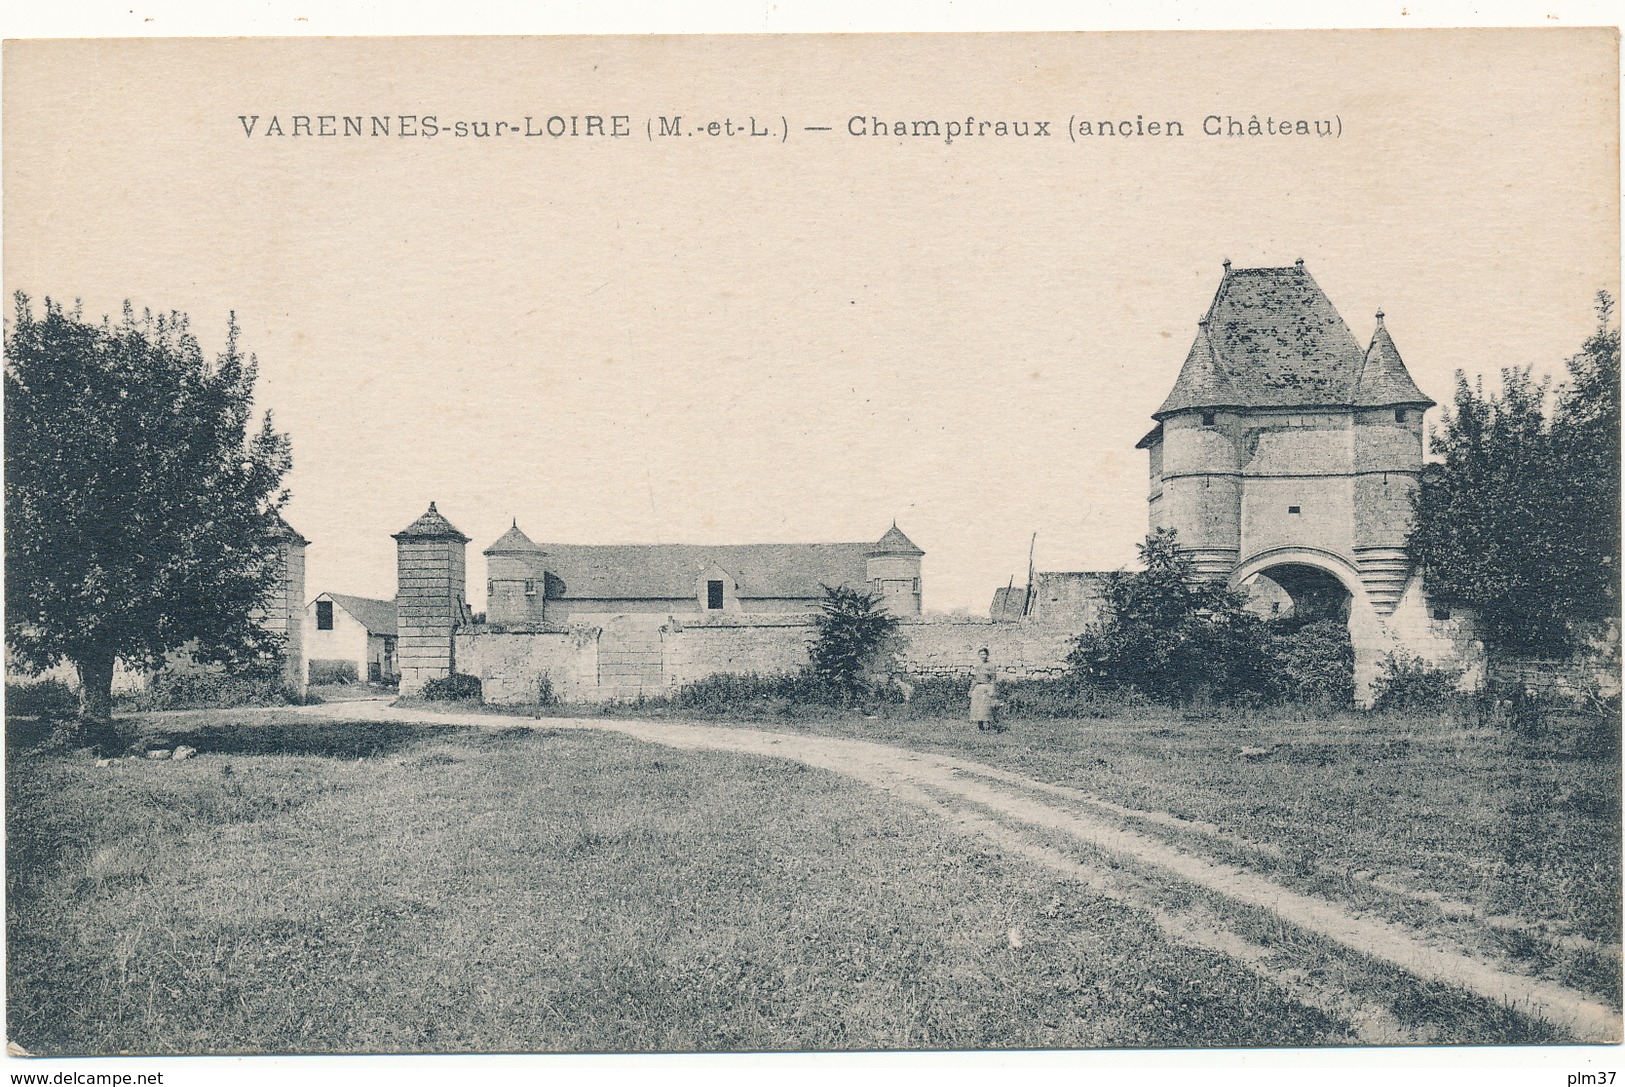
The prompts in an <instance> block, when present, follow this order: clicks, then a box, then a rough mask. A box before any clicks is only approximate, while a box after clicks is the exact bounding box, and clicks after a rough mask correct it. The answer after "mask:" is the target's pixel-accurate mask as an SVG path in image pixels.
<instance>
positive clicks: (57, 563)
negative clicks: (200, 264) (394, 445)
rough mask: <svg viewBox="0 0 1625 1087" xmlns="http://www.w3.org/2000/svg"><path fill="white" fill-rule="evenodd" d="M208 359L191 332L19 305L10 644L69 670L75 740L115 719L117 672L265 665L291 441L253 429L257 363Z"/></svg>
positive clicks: (235, 351)
mask: <svg viewBox="0 0 1625 1087" xmlns="http://www.w3.org/2000/svg"><path fill="white" fill-rule="evenodd" d="M237 341H238V331H237V325H236V319H235V316H233V318H232V320H231V323H230V325H229V327H228V331H227V337H226V346H225V349H224V350H223V351H222V352H221V353H220V354H219V355H218V356H216V357H215V358H214V359H213V360H212V361H209V360H206V359H205V358H204V356H203V353H202V351H201V350H200V349H199V347H198V343H197V340H196V339H195V338H194V337H193V336H192V334H191V332H190V331H189V329H188V324H187V320H186V317H185V316H184V315H181V314H170V315H169V316H168V317H162V316H160V317H157V318H154V317H152V315H151V314H150V313H144V314H142V315H141V316H140V317H137V316H136V315H135V313H134V312H133V311H132V309H131V307H130V305H129V304H128V303H126V304H125V307H124V314H123V319H122V320H121V321H119V322H118V323H116V324H115V323H113V322H112V321H110V320H109V319H106V318H104V319H102V320H101V321H100V322H91V321H87V320H85V319H83V317H82V316H81V314H80V313H79V312H78V311H77V310H75V311H73V312H68V311H65V310H63V309H62V307H61V306H59V305H57V304H55V303H53V302H52V301H51V300H49V299H46V301H45V306H44V313H43V315H41V316H38V317H36V316H35V314H34V312H33V309H32V307H31V306H30V304H29V300H28V298H27V297H26V296H24V295H22V294H20V293H19V294H18V295H17V297H16V316H15V319H14V322H13V325H12V328H11V331H10V334H9V335H8V336H7V337H6V368H5V468H6V479H5V496H6V497H5V500H6V522H7V523H6V533H5V556H6V579H5V580H6V591H5V599H6V642H7V645H8V646H9V648H10V649H11V651H12V652H13V653H14V654H15V655H16V657H17V658H18V659H19V660H20V661H21V662H22V663H23V664H25V665H28V666H32V667H35V668H45V667H50V666H52V665H54V664H57V663H59V662H61V661H64V660H65V661H68V662H71V663H72V664H73V665H74V666H75V667H76V668H77V669H78V672H79V677H80V687H81V700H82V704H81V709H82V722H83V724H82V728H83V730H84V734H85V735H86V736H90V735H93V734H97V731H96V726H97V725H98V724H101V725H104V724H105V722H106V721H107V720H108V718H109V717H110V715H111V707H112V697H111V689H112V679H113V669H114V662H115V661H116V660H118V659H123V660H125V661H127V662H130V663H132V664H136V665H140V666H147V667H156V666H158V665H159V664H161V663H162V661H163V658H164V656H165V655H166V654H167V653H169V652H170V651H172V650H176V649H179V648H181V647H182V646H187V647H188V648H189V649H190V651H191V652H193V653H194V654H195V655H197V656H198V657H199V658H200V659H202V660H206V661H220V662H233V663H244V662H258V661H265V660H266V659H267V658H268V657H269V656H271V655H273V654H274V653H275V652H276V650H277V649H278V646H277V644H276V642H275V640H274V638H273V637H272V636H271V635H270V634H269V633H268V632H267V631H265V630H264V629H263V628H262V626H261V625H260V624H259V623H258V622H257V621H256V618H257V616H256V612H257V610H258V609H259V608H261V607H262V606H263V605H264V604H265V602H266V600H267V598H268V596H269V594H270V592H271V591H272V590H273V588H274V587H275V585H276V583H277V579H278V577H279V575H280V571H279V568H278V541H279V537H280V535H281V533H282V532H283V531H285V527H284V525H283V522H282V520H281V518H280V516H279V513H278V511H279V510H280V508H281V507H282V505H283V504H284V503H285V502H286V501H287V499H288V492H287V491H286V490H285V489H283V486H282V479H283V477H284V475H285V474H286V473H287V471H288V469H289V467H290V465H291V457H290V452H289V442H288V439H287V437H286V436H285V435H283V434H279V433H277V431H276V430H275V429H274V427H273V426H272V421H271V415H270V413H269V412H266V413H265V415H264V416H263V417H262V419H261V420H260V422H259V424H258V426H257V427H256V426H254V423H253V414H254V413H253V394H254V381H255V377H256V373H257V364H256V361H255V359H254V358H253V357H252V356H248V357H245V356H244V355H243V353H242V351H241V349H240V347H239V345H238V342H237Z"/></svg>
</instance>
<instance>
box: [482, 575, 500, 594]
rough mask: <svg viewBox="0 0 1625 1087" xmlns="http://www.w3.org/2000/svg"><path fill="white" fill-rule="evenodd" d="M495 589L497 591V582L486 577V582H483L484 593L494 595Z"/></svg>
mask: <svg viewBox="0 0 1625 1087" xmlns="http://www.w3.org/2000/svg"><path fill="white" fill-rule="evenodd" d="M496 591H497V583H496V582H494V581H492V580H490V579H489V578H487V579H486V582H485V595H486V596H492V595H494V594H495V593H496Z"/></svg>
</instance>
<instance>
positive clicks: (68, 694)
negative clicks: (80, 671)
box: [6, 679, 79, 721]
mask: <svg viewBox="0 0 1625 1087" xmlns="http://www.w3.org/2000/svg"><path fill="white" fill-rule="evenodd" d="M78 713H79V695H78V693H77V692H76V691H74V689H73V688H72V687H70V686H68V685H67V684H66V683H64V682H63V681H62V680H60V679H39V680H34V681H32V682H29V683H8V684H6V715H7V716H8V717H9V716H16V717H39V718H42V719H44V720H47V721H60V720H64V719H66V718H69V717H74V716H77V715H78Z"/></svg>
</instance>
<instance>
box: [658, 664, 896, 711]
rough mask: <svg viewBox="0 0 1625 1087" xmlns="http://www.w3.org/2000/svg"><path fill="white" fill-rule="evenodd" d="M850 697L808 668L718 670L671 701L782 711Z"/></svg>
mask: <svg viewBox="0 0 1625 1087" xmlns="http://www.w3.org/2000/svg"><path fill="white" fill-rule="evenodd" d="M849 697H850V696H849V693H848V692H847V690H846V689H845V688H843V687H837V686H835V685H834V684H832V683H830V682H829V681H827V680H826V679H825V678H824V677H822V676H819V675H818V674H817V673H815V672H813V671H812V670H811V669H803V670H802V671H800V672H779V673H769V674H763V673H760V672H743V673H727V672H718V673H715V674H713V675H709V676H706V677H705V678H704V679H700V680H695V681H694V682H693V683H685V684H684V685H683V686H681V687H679V688H677V690H676V692H675V693H674V694H673V695H672V697H671V704H672V705H674V706H677V707H679V708H681V709H685V710H698V711H700V712H702V713H719V714H722V713H735V712H757V713H761V712H768V711H776V712H784V711H785V710H787V709H788V708H789V707H790V706H794V705H802V706H838V705H842V704H844V703H845V702H846V701H847V700H849ZM895 697H898V698H901V695H900V694H896V695H895Z"/></svg>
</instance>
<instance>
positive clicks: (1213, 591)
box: [1067, 529, 1271, 702]
mask: <svg viewBox="0 0 1625 1087" xmlns="http://www.w3.org/2000/svg"><path fill="white" fill-rule="evenodd" d="M1140 561H1141V563H1142V564H1143V565H1144V569H1142V570H1138V571H1134V572H1132V573H1125V572H1118V573H1116V574H1112V575H1110V576H1109V577H1108V578H1107V580H1106V585H1105V607H1104V608H1103V615H1102V619H1101V621H1100V622H1099V623H1097V624H1095V625H1094V626H1093V627H1091V628H1090V629H1089V630H1086V631H1085V632H1084V633H1083V634H1082V635H1080V636H1079V637H1078V640H1077V642H1076V644H1075V645H1074V646H1073V649H1072V652H1071V654H1070V655H1069V657H1068V658H1067V662H1068V665H1069V666H1070V667H1071V669H1072V671H1073V673H1074V674H1076V675H1078V676H1079V677H1081V678H1083V679H1086V680H1089V681H1093V682H1096V683H1103V684H1108V685H1111V686H1123V687H1132V688H1134V689H1135V690H1137V691H1139V692H1140V693H1141V694H1143V695H1146V696H1147V697H1149V698H1153V699H1157V700H1159V701H1169V702H1184V701H1188V700H1190V699H1192V698H1194V697H1196V696H1197V695H1198V694H1202V693H1205V694H1207V695H1209V696H1211V697H1214V698H1219V699H1229V698H1235V697H1238V696H1240V695H1244V694H1255V695H1262V694H1264V693H1265V692H1267V691H1268V689H1269V688H1270V683H1271V659H1270V654H1269V631H1268V629H1267V628H1266V626H1265V624H1264V623H1263V621H1262V620H1260V619H1259V618H1258V617H1256V616H1254V615H1253V614H1251V613H1250V612H1248V611H1246V610H1245V609H1244V608H1243V607H1242V602H1243V597H1242V595H1241V594H1240V593H1238V592H1236V591H1235V590H1232V589H1230V588H1228V587H1227V586H1225V585H1223V584H1222V583H1217V582H1212V581H1205V580H1200V579H1198V578H1197V577H1196V576H1195V569H1194V567H1193V566H1192V564H1191V560H1190V557H1189V556H1188V555H1186V554H1185V553H1184V552H1182V551H1181V550H1180V548H1179V543H1178V535H1177V533H1176V532H1175V531H1174V530H1173V529H1158V530H1157V531H1156V532H1155V533H1153V534H1152V535H1150V536H1147V537H1146V539H1145V542H1144V543H1142V544H1141V545H1140Z"/></svg>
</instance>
